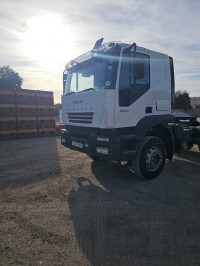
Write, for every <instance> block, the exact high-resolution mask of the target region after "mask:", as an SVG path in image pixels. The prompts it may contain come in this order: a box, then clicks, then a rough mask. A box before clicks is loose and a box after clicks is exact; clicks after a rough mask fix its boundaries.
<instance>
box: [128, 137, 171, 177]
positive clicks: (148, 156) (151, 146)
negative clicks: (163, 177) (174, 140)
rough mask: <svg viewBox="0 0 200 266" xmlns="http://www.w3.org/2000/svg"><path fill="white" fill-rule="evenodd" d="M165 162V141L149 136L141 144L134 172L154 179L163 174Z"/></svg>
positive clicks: (134, 162)
mask: <svg viewBox="0 0 200 266" xmlns="http://www.w3.org/2000/svg"><path fill="white" fill-rule="evenodd" d="M165 160H166V148H165V145H164V143H163V141H162V140H161V139H160V138H157V137H151V136H147V137H145V138H144V139H143V141H142V143H141V146H140V149H139V153H138V156H137V158H136V159H134V160H133V170H134V172H135V173H136V175H138V176H141V177H143V178H145V179H152V178H155V177H157V176H158V175H159V174H160V173H161V172H162V170H163V168H164V165H165Z"/></svg>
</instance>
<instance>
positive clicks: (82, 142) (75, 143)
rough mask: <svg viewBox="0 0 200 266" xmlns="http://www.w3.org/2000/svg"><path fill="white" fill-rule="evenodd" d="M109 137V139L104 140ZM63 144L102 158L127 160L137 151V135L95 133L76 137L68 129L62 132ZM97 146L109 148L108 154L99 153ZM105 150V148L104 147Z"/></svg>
mask: <svg viewBox="0 0 200 266" xmlns="http://www.w3.org/2000/svg"><path fill="white" fill-rule="evenodd" d="M103 139H109V141H103ZM61 144H62V145H64V146H65V147H67V148H70V149H72V150H76V151H79V152H83V153H86V154H89V155H93V156H95V157H97V158H100V159H108V160H112V161H127V160H131V159H133V158H134V157H135V156H136V154H137V152H136V146H137V137H136V136H132V137H131V136H120V137H119V136H118V135H106V136H105V135H95V134H91V135H88V136H87V137H85V138H80V137H77V136H76V137H74V136H73V135H72V134H70V132H69V131H68V130H65V129H64V130H62V132H61ZM97 147H98V148H99V147H100V148H105V149H106V150H107V149H108V151H109V153H108V154H101V153H98V152H97V150H99V149H97ZM102 150H103V149H102Z"/></svg>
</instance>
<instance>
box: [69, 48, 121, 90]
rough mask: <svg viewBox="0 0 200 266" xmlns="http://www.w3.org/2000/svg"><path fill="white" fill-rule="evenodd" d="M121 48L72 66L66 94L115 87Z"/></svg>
mask: <svg viewBox="0 0 200 266" xmlns="http://www.w3.org/2000/svg"><path fill="white" fill-rule="evenodd" d="M119 51H120V49H114V51H112V53H111V52H110V53H109V54H108V53H107V54H106V53H103V54H99V53H94V56H93V57H92V58H91V59H89V60H87V61H85V62H82V63H80V64H77V65H75V66H73V67H71V68H70V69H69V70H68V73H67V80H66V84H65V95H67V94H73V93H79V92H83V91H89V90H91V91H92V90H103V89H114V88H115V82H116V76H117V68H118V61H119Z"/></svg>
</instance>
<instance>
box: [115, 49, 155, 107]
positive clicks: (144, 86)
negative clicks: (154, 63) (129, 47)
mask: <svg viewBox="0 0 200 266" xmlns="http://www.w3.org/2000/svg"><path fill="white" fill-rule="evenodd" d="M149 88H150V57H149V56H148V55H146V54H141V53H136V57H133V54H131V53H127V52H126V53H124V54H123V58H122V62H121V73H120V82H119V106H130V105H131V104H132V103H134V102H135V101H136V100H137V99H139V98H140V97H141V96H142V95H143V94H145V93H146V92H147V91H148V90H149Z"/></svg>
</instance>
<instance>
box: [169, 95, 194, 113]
mask: <svg viewBox="0 0 200 266" xmlns="http://www.w3.org/2000/svg"><path fill="white" fill-rule="evenodd" d="M190 103H191V101H190V96H189V93H188V92H187V91H176V93H175V101H174V105H173V108H175V109H184V110H185V111H186V110H188V109H191V108H192V107H191V104H190Z"/></svg>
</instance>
